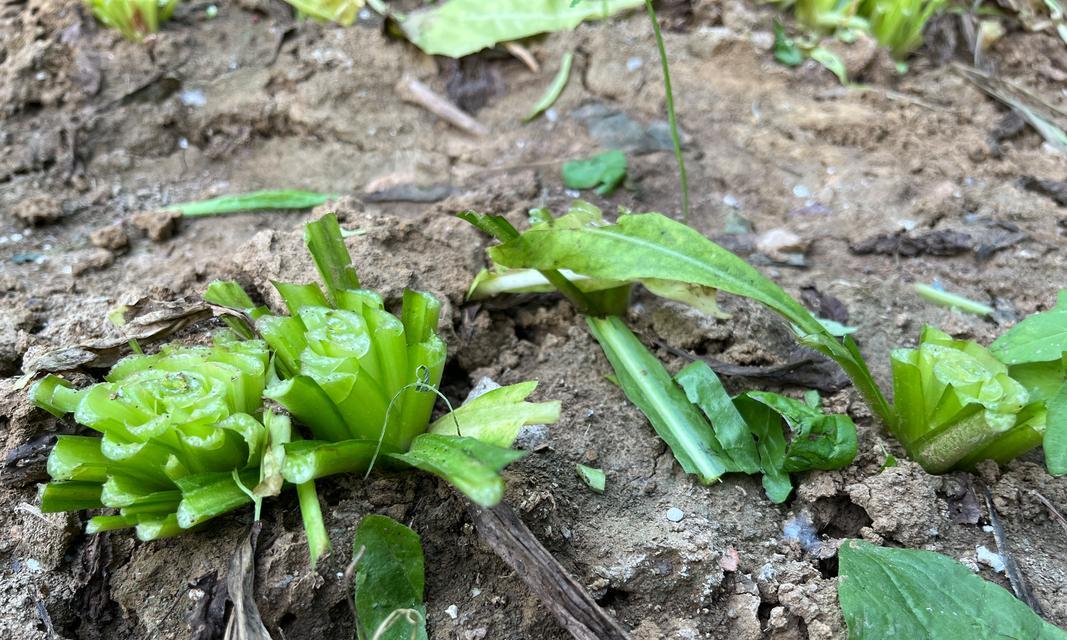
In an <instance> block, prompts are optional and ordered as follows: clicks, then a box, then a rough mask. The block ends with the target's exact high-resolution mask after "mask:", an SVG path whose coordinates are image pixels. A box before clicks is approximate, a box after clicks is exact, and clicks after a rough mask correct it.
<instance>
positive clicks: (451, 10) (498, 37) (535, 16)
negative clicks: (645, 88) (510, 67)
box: [394, 0, 642, 58]
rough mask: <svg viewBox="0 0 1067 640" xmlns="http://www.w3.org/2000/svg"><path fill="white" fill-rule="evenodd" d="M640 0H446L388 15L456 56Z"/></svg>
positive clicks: (427, 46) (416, 37)
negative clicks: (575, 2) (404, 14)
mask: <svg viewBox="0 0 1067 640" xmlns="http://www.w3.org/2000/svg"><path fill="white" fill-rule="evenodd" d="M641 4H642V0H597V1H596V2H581V3H578V4H577V6H575V5H574V4H573V3H572V2H571V0H449V1H447V2H443V3H440V4H437V5H434V6H432V7H427V8H424V9H419V10H416V11H412V12H411V13H409V14H407V15H406V16H399V15H396V16H394V17H395V19H396V21H397V23H398V25H399V27H400V31H401V32H402V33H403V34H404V36H405V37H407V39H408V40H410V41H411V43H412V44H414V45H415V46H416V47H418V48H420V49H422V50H423V51H424V52H425V53H429V54H434V55H444V56H450V57H453V58H461V57H463V56H466V55H470V54H472V53H477V52H478V51H481V50H482V49H485V48H487V47H492V46H494V45H495V44H497V43H499V42H507V41H510V40H518V39H520V38H526V37H529V36H533V35H537V34H539V33H548V32H551V31H563V30H566V29H573V28H574V27H576V26H578V25H579V24H580V23H581V22H583V21H585V20H596V19H601V18H607V17H609V16H612V15H614V14H616V13H619V12H620V11H624V10H626V9H633V8H635V7H639V6H641Z"/></svg>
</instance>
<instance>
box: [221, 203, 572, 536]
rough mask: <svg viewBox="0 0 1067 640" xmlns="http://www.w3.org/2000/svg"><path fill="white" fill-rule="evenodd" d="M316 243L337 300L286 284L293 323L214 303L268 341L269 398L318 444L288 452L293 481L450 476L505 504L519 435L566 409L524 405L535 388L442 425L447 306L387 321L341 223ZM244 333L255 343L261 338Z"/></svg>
mask: <svg viewBox="0 0 1067 640" xmlns="http://www.w3.org/2000/svg"><path fill="white" fill-rule="evenodd" d="M305 242H306V244H307V247H308V251H309V253H310V254H311V257H312V259H313V260H314V262H315V265H316V267H317V268H318V271H319V274H320V275H321V277H322V280H323V283H324V285H325V292H324V291H323V289H322V288H320V287H319V286H318V285H317V284H289V283H280V282H277V283H274V286H275V288H276V289H277V291H278V293H279V294H280V296H281V298H282V299H283V300H284V302H285V304H286V306H287V307H288V310H289V313H290V314H289V315H273V314H271V313H269V311H268V310H267V309H265V308H262V307H256V306H255V305H254V304H253V302H252V300H251V298H250V297H249V296H248V295H247V294H246V293H245V292H244V291H243V290H241V288H240V286H239V285H237V284H236V283H232V282H217V283H213V284H212V286H211V287H209V289H208V291H207V293H206V294H205V299H206V300H207V301H208V302H210V303H212V304H215V305H218V306H222V307H227V308H229V309H232V310H234V311H237V312H239V313H241V314H243V315H244V316H245V317H246V318H247V319H248V320H249V321H250V322H251V323H252V324H253V326H254V330H255V332H256V333H258V334H260V335H261V336H263V339H264V340H265V341H266V343H267V344H268V345H269V347H270V349H271V351H272V352H273V353H274V359H273V365H274V371H275V372H276V380H274V381H273V382H272V383H271V384H270V385H269V386H268V387H267V388H266V389H265V391H264V396H266V397H267V398H270V399H271V400H274V401H275V402H277V403H278V404H280V405H281V406H282V407H284V408H285V409H286V410H287V411H289V413H290V414H292V416H293V417H294V418H295V419H296V420H297V422H299V423H300V424H302V425H305V426H306V427H307V428H308V429H309V430H310V432H311V434H312V436H313V437H312V439H310V440H297V441H293V442H290V443H288V444H286V445H285V455H284V465H283V468H282V476H283V477H284V478H285V480H287V481H289V482H291V483H293V484H297V485H299V484H303V483H307V482H311V481H313V480H315V479H317V478H321V477H324V476H327V475H332V474H336V473H351V472H359V473H369V472H370V470H371V469H372V467H374V466H375V464H382V465H385V466H392V467H397V466H400V467H403V466H410V467H416V468H419V469H422V470H424V471H428V472H430V473H434V474H436V475H438V476H441V477H442V478H444V479H445V480H447V481H448V482H450V483H451V484H452V485H453V486H455V487H456V488H457V489H458V490H459V491H461V492H462V493H464V494H465V495H467V497H469V498H470V499H471V500H473V501H474V502H476V503H477V504H479V505H481V506H493V505H495V504H497V503H498V502H499V501H500V499H501V498H502V497H503V492H504V481H503V479H502V478H501V477H500V471H501V470H502V469H503V467H504V466H506V465H507V464H509V463H510V462H513V461H514V460H516V459H518V458H520V457H521V456H522V455H523V454H522V452H519V451H514V450H511V449H509V448H508V447H510V446H511V445H512V444H513V442H514V440H515V437H516V436H517V435H518V430H519V428H520V427H521V426H522V425H523V424H532V423H534V422H536V423H550V422H555V421H556V420H557V419H558V418H559V403H558V402H556V403H542V404H532V403H527V402H524V399H525V398H526V396H528V395H529V394H530V393H532V392H533V390H534V388H535V387H536V383H526V384H524V385H515V386H513V387H506V388H504V389H503V390H497V391H496V392H491V393H489V394H486V395H485V397H482V398H479V399H478V400H476V401H475V402H473V403H469V404H470V406H466V405H465V406H464V407H461V408H460V409H458V410H456V411H455V412H453V413H450V414H449V415H448V416H446V417H445V419H443V420H439V421H438V422H436V423H434V424H433V425H431V424H430V418H431V413H432V411H433V407H434V404H435V401H436V399H437V396H438V391H437V387H438V385H439V384H440V380H441V375H442V372H443V370H444V365H445V357H446V346H445V343H444V341H442V340H441V338H440V337H439V336H438V335H437V332H436V329H437V323H438V315H439V312H440V302H439V301H438V300H437V299H436V298H434V297H433V296H432V295H430V294H428V293H425V292H419V291H412V290H406V291H405V292H404V299H403V310H402V312H401V314H400V316H399V317H397V316H395V315H393V314H391V313H389V312H388V311H386V310H385V306H384V302H383V300H382V298H381V296H380V295H379V294H378V293H377V292H374V291H370V290H367V289H363V288H361V286H360V281H359V277H358V275H357V274H356V271H355V269H354V268H353V266H352V262H351V257H350V256H349V254H348V249H347V248H346V247H345V244H344V240H343V238H342V235H341V229H340V225H339V224H338V222H337V219H336V218H335V217H334V216H333V215H332V214H328V215H326V216H323V217H322V218H321V219H319V220H318V221H315V222H311V223H309V224H308V225H307V226H306V227H305ZM231 322H233V323H234V324H235V325H238V324H240V323H239V322H237V321H231ZM235 329H236V330H238V331H242V332H243V333H244V335H246V336H251V335H252V333H253V328H252V326H246V327H240V326H237V327H235ZM427 431H429V433H427ZM323 544H324V543H323Z"/></svg>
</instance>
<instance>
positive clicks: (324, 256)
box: [304, 213, 359, 305]
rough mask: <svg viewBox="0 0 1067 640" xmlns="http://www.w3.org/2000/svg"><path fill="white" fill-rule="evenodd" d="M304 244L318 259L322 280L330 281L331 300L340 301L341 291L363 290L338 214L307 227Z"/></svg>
mask: <svg viewBox="0 0 1067 640" xmlns="http://www.w3.org/2000/svg"><path fill="white" fill-rule="evenodd" d="M304 244H305V245H307V249H308V253H310V254H311V259H312V260H314V261H315V266H316V267H317V268H318V270H319V275H321V276H322V281H323V282H324V283H326V291H327V292H328V293H329V298H330V301H331V302H333V303H334V304H335V305H336V304H337V292H338V291H344V290H346V289H359V276H358V275H356V270H355V268H354V267H353V266H352V256H351V255H349V253H348V248H347V247H346V246H345V241H344V238H343V237H342V236H341V225H340V224H339V223H338V222H337V216H335V215H333V214H332V213H328V214H326V215H324V216H322V217H321V218H319V219H318V220H316V221H314V222H309V223H308V224H307V225H306V226H305V227H304Z"/></svg>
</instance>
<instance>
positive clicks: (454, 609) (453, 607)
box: [445, 604, 459, 620]
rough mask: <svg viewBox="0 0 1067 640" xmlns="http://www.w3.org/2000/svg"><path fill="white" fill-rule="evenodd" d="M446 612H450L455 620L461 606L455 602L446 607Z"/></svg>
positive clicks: (449, 614)
mask: <svg viewBox="0 0 1067 640" xmlns="http://www.w3.org/2000/svg"><path fill="white" fill-rule="evenodd" d="M445 613H446V614H448V617H449V618H452V619H453V620H455V619H456V618H458V617H459V607H457V606H456V605H454V604H451V605H448V608H447V609H445Z"/></svg>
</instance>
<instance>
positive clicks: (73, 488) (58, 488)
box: [41, 480, 104, 513]
mask: <svg viewBox="0 0 1067 640" xmlns="http://www.w3.org/2000/svg"><path fill="white" fill-rule="evenodd" d="M101 490H102V488H101V486H100V484H99V483H97V482H79V481H75V480H72V481H69V482H49V483H48V484H46V485H42V487H41V512H42V513H57V512H60V511H81V510H82V509H99V508H100V507H102V506H104V505H103V504H102V503H101V502H100V493H101Z"/></svg>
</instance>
